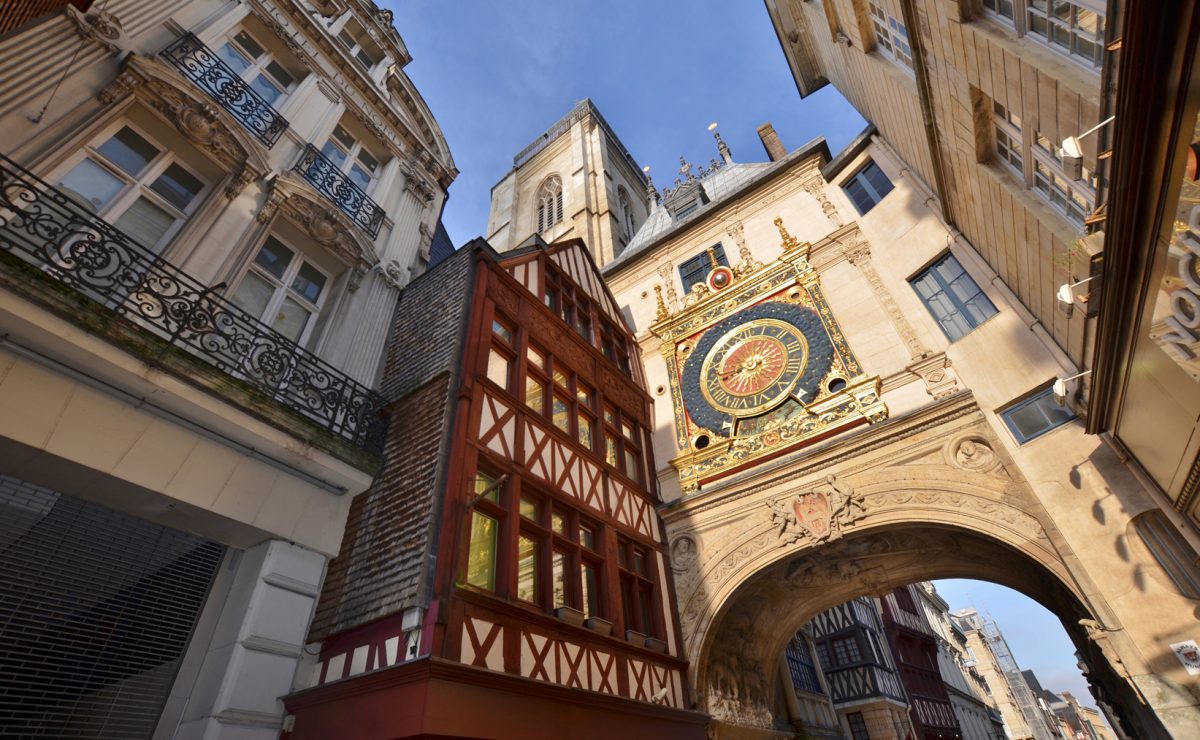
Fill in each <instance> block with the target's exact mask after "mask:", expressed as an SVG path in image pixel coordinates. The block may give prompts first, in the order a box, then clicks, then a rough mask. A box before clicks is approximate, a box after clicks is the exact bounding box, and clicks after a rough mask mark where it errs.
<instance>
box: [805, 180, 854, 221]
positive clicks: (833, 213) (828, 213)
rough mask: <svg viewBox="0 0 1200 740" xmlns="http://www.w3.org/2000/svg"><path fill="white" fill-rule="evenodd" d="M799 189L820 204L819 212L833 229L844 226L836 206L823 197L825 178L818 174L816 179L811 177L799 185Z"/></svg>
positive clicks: (825, 196) (827, 197)
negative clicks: (823, 214)
mask: <svg viewBox="0 0 1200 740" xmlns="http://www.w3.org/2000/svg"><path fill="white" fill-rule="evenodd" d="M801 176H803V175H801ZM800 187H801V188H802V189H803V190H804V192H806V193H808V194H809V195H811V196H812V197H814V198H816V199H817V202H818V203H820V204H821V210H822V211H823V212H824V213H825V217H826V218H828V219H829V222H830V223H832V224H833V225H834V227H836V228H839V229H840V228H841V227H842V226H844V225H845V222H843V221H842V217H841V214H839V213H838V210H837V206H835V205H834V204H833V203H832V202H831V201H830V200H829V196H827V195H825V178H823V177H821V175H820V173H819V172H818V173H817V176H816V177H811V178H810V179H808V180H805V181H804V182H803V183H801V185H800Z"/></svg>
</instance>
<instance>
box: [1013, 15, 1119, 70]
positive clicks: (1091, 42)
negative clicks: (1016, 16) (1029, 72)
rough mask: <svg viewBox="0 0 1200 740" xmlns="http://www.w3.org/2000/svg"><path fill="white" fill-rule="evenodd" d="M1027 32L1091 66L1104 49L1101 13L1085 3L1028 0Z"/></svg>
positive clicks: (1093, 65) (1098, 58) (1098, 59)
mask: <svg viewBox="0 0 1200 740" xmlns="http://www.w3.org/2000/svg"><path fill="white" fill-rule="evenodd" d="M1026 18H1027V21H1028V29H1027V35H1028V36H1030V37H1031V38H1035V39H1037V40H1039V41H1041V42H1042V43H1043V44H1046V45H1047V46H1050V47H1052V48H1055V49H1058V50H1059V51H1061V52H1063V53H1064V54H1068V55H1070V56H1071V57H1072V58H1074V59H1078V60H1080V61H1082V62H1084V63H1085V64H1087V65H1089V66H1091V67H1099V66H1100V62H1101V58H1102V54H1103V52H1104V15H1103V14H1101V13H1098V12H1096V11H1095V10H1090V9H1088V8H1087V7H1085V5H1084V3H1079V2H1073V3H1072V2H1064V1H1063V0H1028V5H1027V7H1026Z"/></svg>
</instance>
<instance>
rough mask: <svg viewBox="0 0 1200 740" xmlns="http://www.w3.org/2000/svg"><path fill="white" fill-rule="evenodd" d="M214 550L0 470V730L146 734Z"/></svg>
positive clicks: (13, 733) (215, 559) (216, 556)
mask: <svg viewBox="0 0 1200 740" xmlns="http://www.w3.org/2000/svg"><path fill="white" fill-rule="evenodd" d="M223 553H224V547H222V546H221V545H219V544H217V543H215V542H210V541H207V540H204V539H201V538H199V537H194V536H192V535H189V534H186V533H184V532H179V531H176V530H173V529H168V528H166V527H162V526H159V525H157V524H154V523H152V522H148V521H145V520H142V519H138V518H137V517H133V516H129V515H127V514H121V513H118V512H115V511H112V510H110V509H106V508H104V507H102V506H98V505H96V504H92V503H89V502H86V501H82V500H80V499H77V498H73V497H71V496H67V495H64V494H60V493H57V492H55V491H51V490H49V489H46V488H42V487H39V486H34V485H31V484H29V483H25V482H24V481H20V480H17V479H15V478H11V477H8V476H4V475H0V737H4V738H16V737H21V738H26V737H37V738H43V737H45V738H50V737H53V738H105V739H106V740H107V739H108V738H147V737H150V736H151V734H152V733H153V732H154V727H155V724H156V723H157V721H158V716H159V713H160V712H161V710H162V706H163V703H164V701H165V699H166V696H167V693H168V691H169V690H170V688H171V683H172V681H173V680H174V678H175V673H176V671H177V669H178V667H179V662H180V659H181V657H182V655H183V652H184V648H185V647H186V646H187V643H188V640H189V638H190V636H191V633H192V628H193V627H194V626H195V623H196V619H197V617H198V615H199V613H200V609H201V607H202V606H203V604H204V600H205V598H206V597H207V594H208V590H209V587H210V585H211V584H212V581H213V577H214V576H215V574H216V571H217V568H218V566H219V564H220V561H221V557H222V555H223Z"/></svg>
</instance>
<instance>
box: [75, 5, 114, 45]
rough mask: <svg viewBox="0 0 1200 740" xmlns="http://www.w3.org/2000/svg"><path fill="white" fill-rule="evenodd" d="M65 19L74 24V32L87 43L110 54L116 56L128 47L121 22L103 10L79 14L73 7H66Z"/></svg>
mask: <svg viewBox="0 0 1200 740" xmlns="http://www.w3.org/2000/svg"><path fill="white" fill-rule="evenodd" d="M66 11H67V17H68V18H70V19H71V20H72V21H74V22H75V30H76V31H78V32H79V35H80V36H82V37H83V38H84V39H86V40H88V41H95V42H96V43H97V44H100V45H101V46H103V47H104V48H105V49H108V50H109V52H110V53H113V54H116V53H118V52H121V51H123V50H124V49H125V48H126V47H127V46H128V39H126V37H125V27H124V26H122V25H121V20H120V19H119V18H117V17H116V16H115V15H113V14H112V13H109V12H107V11H105V10H103V9H93V10H90V11H88V12H87V13H83V12H81V11H80V10H79V9H77V8H76V7H75V6H74V5H67V6H66Z"/></svg>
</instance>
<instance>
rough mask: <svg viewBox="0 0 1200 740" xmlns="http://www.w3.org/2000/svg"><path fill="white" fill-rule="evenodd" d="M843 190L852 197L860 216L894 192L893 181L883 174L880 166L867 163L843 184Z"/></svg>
mask: <svg viewBox="0 0 1200 740" xmlns="http://www.w3.org/2000/svg"><path fill="white" fill-rule="evenodd" d="M842 190H845V191H846V195H848V196H850V200H851V201H853V202H854V207H855V208H856V209H858V213H859V215H865V214H866V213H867V211H869V210H871V209H872V208H874V207H875V204H876V203H878V202H879V201H881V200H883V197H884V196H885V195H887V194H888V193H890V192H892V181H891V180H889V179H888V178H887V175H885V174H883V170H881V169H879V165H877V164H875V163H874V162H867V163H866V164H865V165H863V167H862V168H861V169H859V171H858V172H856V173H854V174H853V175H851V176H850V177H849V178H848V179H847V180H846V181H845V182H844V183H842Z"/></svg>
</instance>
